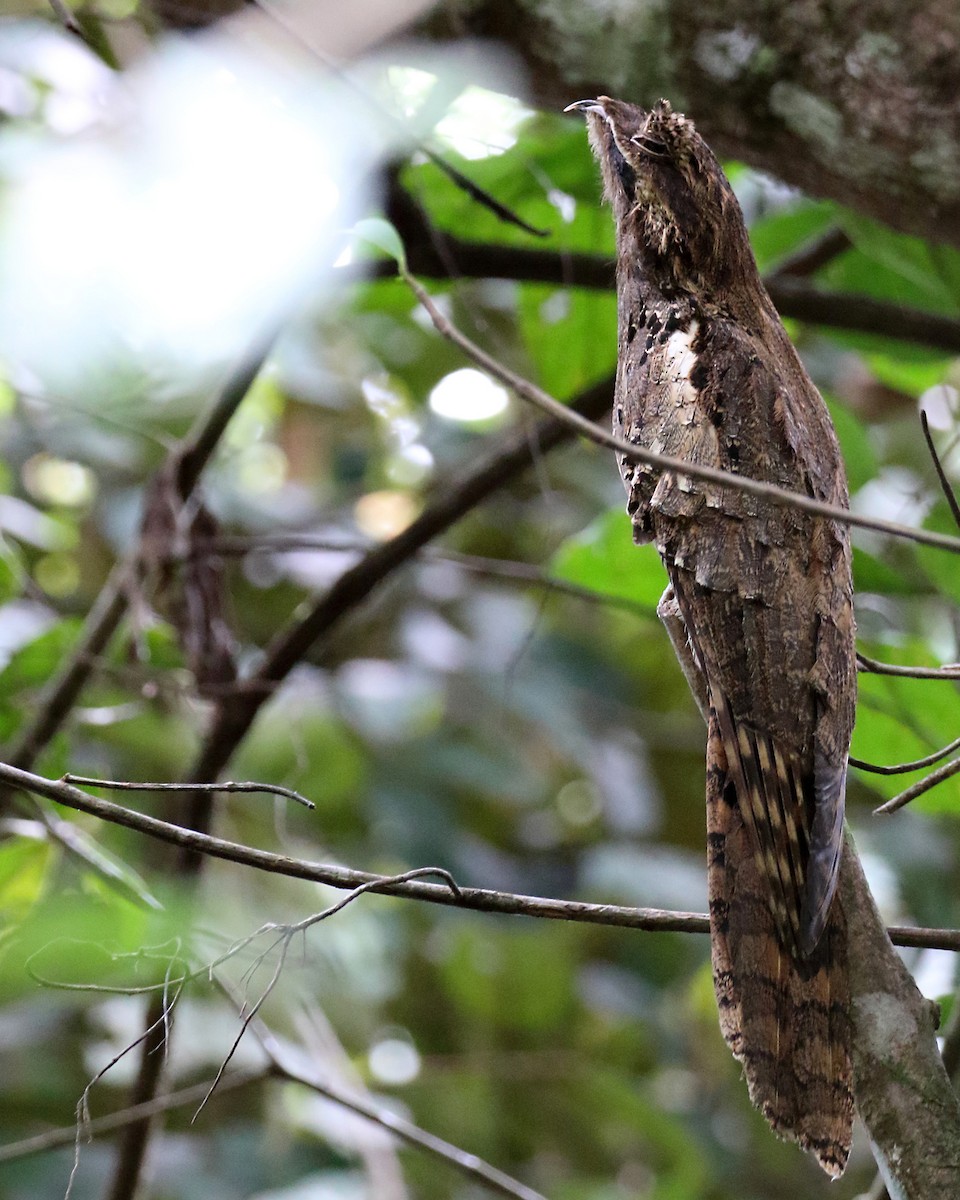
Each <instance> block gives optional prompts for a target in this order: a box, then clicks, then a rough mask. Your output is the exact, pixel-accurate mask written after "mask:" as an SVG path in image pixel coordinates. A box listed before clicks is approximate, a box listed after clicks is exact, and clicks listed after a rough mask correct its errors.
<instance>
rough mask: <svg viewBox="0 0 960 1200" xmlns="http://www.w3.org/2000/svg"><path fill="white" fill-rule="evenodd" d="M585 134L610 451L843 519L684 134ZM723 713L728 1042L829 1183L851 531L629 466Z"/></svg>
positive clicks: (719, 887) (832, 464)
mask: <svg viewBox="0 0 960 1200" xmlns="http://www.w3.org/2000/svg"><path fill="white" fill-rule="evenodd" d="M571 107H574V108H577V109H579V110H580V111H583V112H585V113H586V115H587V121H588V126H589V133H590V139H591V142H592V144H593V147H594V150H595V151H596V154H597V157H598V159H599V162H600V166H601V170H602V173H603V179H604V187H605V192H606V195H607V198H608V199H609V201H610V203H611V204H612V206H613V210H614V216H615V219H616V226H617V290H618V298H619V367H618V373H617V390H616V402H615V403H616V407H615V413H614V429H615V431H616V432H617V433H619V434H621V435H622V436H624V437H625V438H627V439H628V440H630V441H632V442H636V443H637V444H640V445H643V446H645V447H647V448H649V449H651V450H656V451H661V452H663V453H665V454H670V455H675V456H676V457H678V458H683V459H686V460H688V461H693V462H696V463H702V464H705V465H709V466H711V467H719V468H722V469H724V470H726V471H731V472H734V473H738V474H743V475H748V476H750V477H751V478H753V479H759V480H764V481H767V482H770V483H772V484H776V485H777V486H779V487H782V488H787V489H790V490H791V491H796V492H800V493H802V494H805V495H810V496H814V497H816V498H817V499H819V500H823V501H826V502H828V503H830V504H834V505H842V506H846V504H847V487H846V480H845V476H844V471H843V464H842V461H841V458H840V451H839V447H838V445H837V439H836V435H835V433H834V431H833V427H832V424H831V422H830V417H829V414H828V413H827V410H826V407H825V405H824V403H823V401H822V399H821V398H820V395H819V394H818V392H817V390H816V388H815V387H814V386H813V384H812V383H811V382H810V379H809V378H808V376H807V374H806V372H805V371H804V369H803V366H802V364H801V363H800V360H799V358H798V357H797V354H796V352H795V350H794V348H793V345H792V344H791V342H790V340H789V338H788V337H787V335H786V332H785V331H784V329H783V326H782V325H781V323H780V319H779V317H778V315H777V312H776V310H775V309H774V307H773V304H772V302H771V300H770V298H769V296H768V295H767V293H766V291H765V289H764V287H763V285H762V283H761V281H760V277H759V274H758V271H757V267H756V263H755V261H754V258H753V254H752V251H751V249H750V244H749V240H748V238H747V233H746V229H745V226H744V222H743V216H742V214H741V212H740V207H739V205H738V203H737V200H736V197H735V196H734V194H733V191H732V189H731V188H730V185H729V183H728V182H727V180H726V178H725V176H724V174H723V171H722V170H721V168H720V165H719V164H718V162H717V160H716V158H715V157H714V155H713V154H712V152H711V151H710V149H709V148H708V147H707V145H706V144H705V143H704V141H703V140H702V138H700V136H699V135H698V134H697V133H696V131H695V130H694V128H693V125H692V123H691V122H690V121H688V120H686V119H685V118H684V117H683V116H681V115H680V114H677V113H674V112H673V111H672V110H671V109H670V106H669V105H668V104H667V103H666V102H665V101H662V102H661V103H660V104H659V105H657V106H656V107H655V108H654V109H653V110H651V111H650V112H646V111H644V110H642V109H640V108H637V107H636V106H634V105H630V104H625V103H623V102H621V101H617V100H611V99H609V98H607V97H600V98H599V99H597V100H590V101H579V102H578V103H577V104H576V105H573V106H571ZM620 467H621V472H622V474H623V479H624V483H625V484H626V488H627V494H628V497H629V499H628V505H627V508H628V511H629V512H630V514H631V515H632V517H633V523H634V534H635V537H636V540H637V541H648V540H651V539H653V540H654V542H655V543H656V546H657V549H658V550H659V552H660V555H661V557H662V558H663V561H664V564H665V566H666V568H667V572H668V575H669V579H670V588H671V589H672V592H673V597H674V598H675V607H676V609H678V610H679V613H680V616H681V617H682V620H683V624H684V626H685V629H686V635H687V638H688V641H689V648H690V651H691V653H692V656H693V659H694V661H695V664H696V667H697V669H698V671H699V672H700V673H701V674H702V676H703V679H704V682H705V687H706V694H707V698H708V706H709V712H708V720H709V732H708V740H707V840H708V865H709V893H710V911H711V926H712V943H713V966H714V982H715V988H716V993H717V1002H718V1005H719V1008H720V1025H721V1029H722V1030H723V1034H724V1037H725V1038H726V1040H727V1042H728V1044H729V1045H730V1047H731V1049H732V1050H733V1053H734V1054H735V1055H736V1056H737V1057H738V1058H739V1059H740V1060H741V1061H742V1063H743V1066H744V1071H745V1074H746V1077H747V1083H748V1086H749V1090H750V1096H751V1098H752V1100H753V1101H754V1103H755V1104H756V1105H757V1106H758V1107H759V1108H760V1109H762V1111H763V1112H764V1114H765V1115H766V1117H767V1119H768V1120H769V1121H770V1123H771V1125H772V1126H773V1128H774V1129H775V1130H776V1131H777V1132H778V1133H780V1134H781V1135H782V1136H786V1137H792V1138H796V1139H797V1140H798V1141H799V1142H800V1144H801V1145H802V1146H803V1147H804V1148H805V1149H807V1150H810V1151H812V1152H813V1153H814V1154H815V1155H816V1156H817V1159H818V1160H819V1162H820V1163H821V1165H822V1166H823V1167H824V1169H825V1170H826V1171H828V1172H829V1173H830V1174H833V1175H836V1174H839V1173H840V1172H841V1171H842V1170H843V1167H844V1165H845V1163H846V1160H847V1155H848V1153H849V1148H850V1129H851V1122H852V1116H853V1100H852V1093H851V1066H850V1018H849V984H848V979H847V967H846V925H845V921H844V915H843V911H842V908H841V905H840V902H839V900H838V899H837V898H836V896H835V892H836V886H837V876H838V871H839V864H840V854H841V850H842V838H843V806H844V790H845V783H846V761H847V752H848V749H849V745H850V736H851V732H852V729H853V717H854V704H855V694H856V664H855V658H854V622H853V603H852V590H853V589H852V582H851V566H850V562H851V560H850V543H849V536H848V533H847V530H846V528H845V527H844V526H842V525H839V524H836V523H835V522H832V521H826V520H823V519H821V518H815V517H813V516H811V515H809V514H807V513H804V512H801V511H799V510H797V509H793V508H788V507H784V506H782V505H777V504H774V503H771V502H768V501H765V500H763V499H761V498H759V497H756V496H748V495H745V494H743V493H742V492H739V491H737V490H736V489H733V488H725V487H721V486H718V485H714V484H707V483H702V482H699V481H697V480H694V479H691V478H689V477H688V476H683V475H678V474H674V473H671V472H666V473H663V472H659V471H657V470H656V469H654V468H650V467H646V466H642V465H638V464H636V463H633V462H630V461H628V460H626V459H621V463H620Z"/></svg>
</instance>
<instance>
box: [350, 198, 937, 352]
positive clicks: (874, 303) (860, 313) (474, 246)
mask: <svg viewBox="0 0 960 1200" xmlns="http://www.w3.org/2000/svg"><path fill="white" fill-rule="evenodd" d="M387 215H388V216H389V218H390V220H391V221H392V222H393V224H394V226H395V227H396V229H397V232H398V233H399V234H400V237H401V239H402V240H403V243H404V248H405V250H406V254H407V264H408V267H409V269H410V271H411V272H413V273H414V274H415V275H422V276H424V277H425V278H427V279H450V278H451V276H452V277H457V276H463V277H466V278H477V279H491V278H492V279H512V280H516V281H518V282H527V283H553V284H556V285H557V286H558V287H582V288H591V289H597V290H599V291H607V292H613V291H614V290H615V287H616V280H615V278H614V264H613V262H612V261H611V260H608V259H605V258H602V257H600V256H599V255H594V254H572V253H565V252H558V251H556V250H548V249H543V248H540V247H527V246H506V245H499V244H495V243H489V242H471V241H468V240H466V239H463V238H460V237H457V236H456V235H454V234H451V233H447V232H445V231H444V230H441V229H438V228H437V227H436V226H435V225H433V224H431V222H430V220H429V218H428V216H427V215H426V213H425V212H424V211H423V209H422V208H421V207H420V206H419V205H418V204H416V203H415V202H414V201H413V200H412V199H411V197H410V196H409V195H407V193H405V192H404V191H403V189H402V188H401V187H400V185H399V183H398V182H397V181H396V179H393V180H391V186H390V191H389V196H388V201H387ZM847 245H849V239H848V238H847V235H846V234H845V233H844V232H843V231H842V230H831V231H830V234H829V235H828V236H826V237H824V238H821V239H818V240H817V241H816V242H814V243H813V244H812V245H810V246H806V247H802V248H801V249H800V250H799V251H798V252H797V253H796V254H795V255H794V256H793V257H791V258H788V259H786V260H785V261H784V262H783V263H781V264H780V267H779V269H778V270H777V271H776V272H775V273H773V274H769V275H767V276H766V277H765V278H764V284H765V286H766V288H767V291H768V292H769V293H770V296H771V298H772V299H773V302H774V304H775V305H776V307H777V309H778V310H779V312H780V315H781V316H784V317H790V318H791V319H793V320H797V321H803V322H805V323H806V324H810V325H820V326H823V327H825V328H831V329H840V330H844V329H846V330H850V331H851V332H856V333H872V334H876V335H878V336H880V337H885V338H894V339H897V340H899V341H904V342H915V343H917V344H919V345H922V346H930V347H932V348H933V349H936V350H943V351H944V352H945V353H947V354H960V320H957V319H956V318H953V317H947V316H943V315H942V314H940V313H930V312H924V311H923V310H921V309H916V308H910V307H908V306H907V305H903V304H896V303H893V302H890V301H886V300H878V299H876V298H874V297H870V296H859V295H852V294H850V293H841V292H830V291H826V290H825V289H823V288H820V287H817V286H816V285H815V284H811V283H809V282H807V279H806V276H807V275H809V274H811V273H812V272H813V271H815V270H816V269H817V268H818V267H819V266H822V265H823V264H824V263H825V262H828V261H830V259H831V258H832V257H835V256H836V254H837V253H840V252H841V251H842V249H844V248H845V246H847ZM393 272H394V267H393V264H392V263H390V262H374V263H368V264H365V265H364V267H363V268H362V272H361V277H366V276H369V275H371V274H372V275H380V276H389V275H391V274H393Z"/></svg>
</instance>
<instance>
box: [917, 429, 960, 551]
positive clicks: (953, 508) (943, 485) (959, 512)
mask: <svg viewBox="0 0 960 1200" xmlns="http://www.w3.org/2000/svg"><path fill="white" fill-rule="evenodd" d="M920 427H921V428H922V429H923V438H924V441H925V442H926V443H927V449H928V450H929V451H930V457H931V458H932V459H933V466H934V470H935V471H936V472H937V479H939V480H940V490H941V491H942V492H943V495H944V498H945V499H946V502H947V505H948V507H949V509H950V513H951V516H952V517H953V523H954V525H956V527H957V528H958V529H960V503H958V502H957V493H956V492H955V491H954V490H953V485H952V484H951V483H950V480H949V479H948V478H947V473H946V471H944V469H943V463H942V462H941V461H940V455H939V454H938V453H937V448H936V446H935V445H934V444H933V437H932V436H931V433H930V424H929V422H928V421H927V414H926V412H925V410H924V409H921V410H920Z"/></svg>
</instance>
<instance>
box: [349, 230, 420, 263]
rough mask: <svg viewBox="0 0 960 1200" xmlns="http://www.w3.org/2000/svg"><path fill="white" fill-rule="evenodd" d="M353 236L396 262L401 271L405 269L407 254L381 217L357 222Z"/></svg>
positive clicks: (394, 232) (395, 232) (401, 243)
mask: <svg viewBox="0 0 960 1200" xmlns="http://www.w3.org/2000/svg"><path fill="white" fill-rule="evenodd" d="M353 236H354V237H355V238H356V239H357V240H358V241H360V242H369V244H370V245H371V246H376V247H377V249H378V250H382V251H383V252H384V254H386V255H388V256H389V257H390V258H392V259H393V260H394V261H395V262H397V263H398V264H399V266H400V267H401V269H402V270H404V271H405V270H406V269H407V254H406V251H405V250H404V248H403V241H402V239H401V237H400V234H399V233H397V231H396V229H394V227H393V226H392V225H391V224H390V222H389V221H386V220H384V219H383V217H368V218H367V219H366V220H364V221H358V222H357V223H356V225H354V227H353Z"/></svg>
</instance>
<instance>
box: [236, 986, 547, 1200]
mask: <svg viewBox="0 0 960 1200" xmlns="http://www.w3.org/2000/svg"><path fill="white" fill-rule="evenodd" d="M216 984H217V986H218V987H219V988H220V990H221V991H222V992H223V994H224V995H225V996H226V997H227V998H228V999H229V1000H230V1001H231V1002H232V1003H233V1004H234V1005H235V1007H236V1008H237V1010H238V1012H239V1013H240V1014H241V1015H242V1014H244V1012H245V1005H244V1002H243V1000H242V999H241V998H240V997H239V996H238V995H237V994H236V991H235V989H234V988H233V987H232V986H231V985H230V984H229V983H228V982H227V981H226V980H225V979H223V978H222V977H220V976H217V978H216ZM244 1025H245V1027H246V1026H248V1025H249V1026H251V1027H252V1031H253V1034H254V1036H255V1037H256V1039H257V1041H258V1042H259V1044H260V1047H261V1049H262V1050H263V1052H264V1054H266V1056H267V1058H268V1059H269V1061H270V1064H271V1068H272V1071H273V1074H274V1075H275V1076H276V1077H277V1078H278V1079H285V1080H287V1081H288V1082H290V1083H298V1084H301V1085H302V1086H303V1087H306V1088H309V1089H310V1091H313V1092H316V1093H317V1094H318V1095H320V1096H325V1097H326V1098H327V1099H328V1100H332V1101H333V1102H334V1103H335V1104H339V1105H340V1106H341V1107H342V1108H346V1109H349V1111H350V1112H354V1113H357V1115H358V1116H361V1117H365V1118H366V1119H367V1120H368V1121H372V1122H373V1123H374V1124H376V1125H379V1126H380V1127H381V1128H382V1129H386V1130H388V1131H389V1132H390V1133H392V1134H394V1135H395V1136H396V1137H398V1138H400V1139H401V1140H402V1141H404V1142H407V1143H408V1145H411V1146H415V1147H417V1149H419V1150H425V1151H426V1152H427V1153H428V1154H432V1155H433V1156H434V1157H436V1158H441V1159H443V1160H444V1161H445V1162H448V1163H450V1164H451V1165H452V1166H454V1167H455V1168H456V1169H457V1170H458V1171H460V1172H462V1173H463V1174H465V1175H467V1176H468V1177H470V1178H472V1179H476V1180H477V1181H478V1182H480V1183H482V1184H484V1185H485V1186H487V1187H489V1188H492V1189H493V1190H494V1191H497V1192H499V1193H500V1194H501V1195H505V1196H511V1197H513V1198H514V1200H545V1197H543V1196H541V1194H540V1193H539V1192H536V1191H534V1190H533V1189H532V1188H528V1187H527V1186H526V1184H523V1183H520V1182H519V1181H518V1180H516V1179H513V1178H512V1177H511V1176H509V1175H507V1174H505V1173H504V1172H503V1171H499V1170H498V1169H497V1168H496V1167H493V1166H491V1165H490V1164H489V1163H487V1162H484V1160H483V1159H482V1158H479V1157H478V1156H477V1155H475V1154H470V1153H468V1152H467V1151H465V1150H461V1149H460V1147H459V1146H454V1145H453V1144H452V1143H451V1142H447V1141H444V1140H443V1138H439V1137H437V1136H436V1134H433V1133H429V1132H428V1131H427V1130H425V1129H421V1128H420V1127H419V1126H418V1125H414V1124H413V1123H412V1122H411V1121H407V1120H405V1119H404V1118H403V1117H401V1116H398V1115H397V1114H396V1113H395V1112H393V1111H392V1110H391V1109H389V1108H387V1107H386V1106H385V1105H383V1104H377V1103H375V1102H374V1101H373V1100H370V1099H368V1098H367V1097H366V1096H358V1095H357V1094H356V1093H355V1092H350V1091H347V1090H345V1089H344V1088H341V1087H339V1086H338V1085H337V1084H335V1083H332V1082H331V1081H330V1080H325V1079H320V1078H319V1077H317V1076H316V1075H308V1074H306V1072H304V1071H303V1070H301V1069H300V1068H299V1067H295V1066H292V1065H291V1064H290V1063H289V1061H288V1058H289V1055H288V1054H286V1053H285V1051H284V1047H283V1046H282V1045H281V1043H280V1042H279V1041H278V1040H277V1038H276V1037H274V1035H273V1033H272V1032H271V1030H270V1028H269V1027H268V1026H267V1025H266V1023H265V1022H264V1021H262V1020H260V1019H258V1018H257V1017H256V1016H255V1015H251V1016H250V1017H249V1018H246V1019H245V1020H244Z"/></svg>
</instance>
